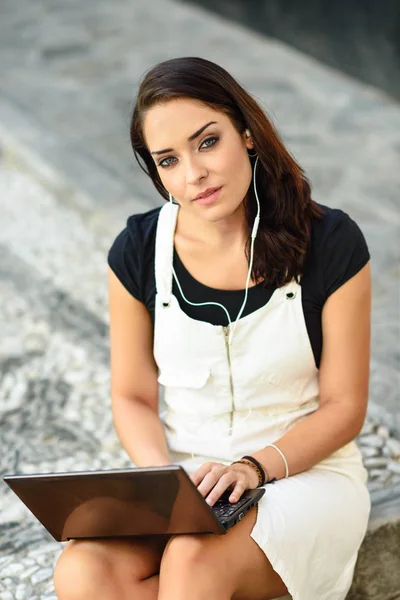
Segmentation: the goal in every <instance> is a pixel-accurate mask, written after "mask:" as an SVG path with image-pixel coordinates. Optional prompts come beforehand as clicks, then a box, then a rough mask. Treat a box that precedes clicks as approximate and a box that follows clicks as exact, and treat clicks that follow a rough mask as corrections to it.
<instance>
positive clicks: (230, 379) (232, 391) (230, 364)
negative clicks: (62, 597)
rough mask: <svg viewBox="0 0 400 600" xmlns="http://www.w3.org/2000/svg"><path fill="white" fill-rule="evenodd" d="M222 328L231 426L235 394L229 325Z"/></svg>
mask: <svg viewBox="0 0 400 600" xmlns="http://www.w3.org/2000/svg"><path fill="white" fill-rule="evenodd" d="M222 329H223V330H224V337H225V348H226V355H227V358H228V368H229V388H230V391H231V400H232V411H231V421H230V428H232V424H233V411H234V409H235V394H234V390H233V378H232V363H231V353H230V349H229V325H227V326H225V327H224V326H223V327H222ZM230 435H232V429H231V432H230Z"/></svg>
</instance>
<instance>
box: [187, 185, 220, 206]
mask: <svg viewBox="0 0 400 600" xmlns="http://www.w3.org/2000/svg"><path fill="white" fill-rule="evenodd" d="M221 189H222V185H221V186H220V187H214V188H209V190H206V192H204V193H203V194H201V195H200V194H199V195H198V196H196V198H195V199H194V202H196V203H197V204H211V203H212V202H214V201H215V200H216V199H217V197H218V196H219V192H220V190H221Z"/></svg>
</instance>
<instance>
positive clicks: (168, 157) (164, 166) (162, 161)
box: [157, 156, 174, 169]
mask: <svg viewBox="0 0 400 600" xmlns="http://www.w3.org/2000/svg"><path fill="white" fill-rule="evenodd" d="M173 158H174V157H173V156H167V158H163V159H162V160H160V162H159V163H157V166H158V167H162V168H163V169H166V168H168V167H170V166H171V164H164V163H165V161H166V160H172V159H173Z"/></svg>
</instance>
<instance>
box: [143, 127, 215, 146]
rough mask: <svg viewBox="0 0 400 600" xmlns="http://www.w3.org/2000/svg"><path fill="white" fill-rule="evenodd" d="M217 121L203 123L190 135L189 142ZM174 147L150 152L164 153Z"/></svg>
mask: <svg viewBox="0 0 400 600" xmlns="http://www.w3.org/2000/svg"><path fill="white" fill-rule="evenodd" d="M216 123H217V121H210V122H209V123H206V125H203V127H200V129H199V130H198V131H195V132H194V133H192V135H190V136H189V137H188V142H192V141H193V140H195V139H196V138H197V137H199V135H201V134H202V133H203V131H204V130H205V129H206V128H207V127H208V126H209V125H214V124H216ZM172 151H173V148H164V150H156V151H154V152H150V154H164V152H172Z"/></svg>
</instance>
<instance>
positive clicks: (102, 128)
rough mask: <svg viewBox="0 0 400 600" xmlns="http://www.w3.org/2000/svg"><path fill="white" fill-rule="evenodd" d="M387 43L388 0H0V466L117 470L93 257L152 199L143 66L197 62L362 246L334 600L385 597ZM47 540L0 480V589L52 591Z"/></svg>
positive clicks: (391, 370)
mask: <svg viewBox="0 0 400 600" xmlns="http://www.w3.org/2000/svg"><path fill="white" fill-rule="evenodd" d="M399 40H400V5H399V3H398V2H396V1H395V0H392V1H389V0H382V2H380V3H377V2H371V1H366V0H365V1H364V2H360V1H357V0H348V1H347V2H346V3H344V2H343V1H339V2H335V3H333V2H331V1H329V2H324V3H322V2H317V1H316V0H310V1H307V2H302V3H296V2H294V1H293V0H291V1H289V0H288V1H287V2H280V1H279V0H271V1H267V0H264V1H262V0H253V1H244V0H242V1H240V0H231V1H229V2H228V1H227V0H224V1H222V0H219V1H218V2H217V3H212V2H211V1H205V0H204V1H195V0H193V1H190V2H189V1H174V0H150V1H149V0H114V1H113V2H110V1H106V0H97V2H93V1H87V2H82V1H78V0H18V2H15V0H0V72H1V77H0V203H1V208H0V372H1V377H0V471H1V474H2V475H4V474H5V473H16V472H25V473H33V472H46V471H53V472H54V471H73V470H75V471H76V470H80V469H99V468H101V469H107V468H119V467H124V466H131V462H130V460H129V459H128V457H127V455H126V453H125V451H123V450H122V448H121V447H120V444H119V441H118V439H117V437H116V435H115V433H114V431H113V426H112V417H111V408H110V393H109V384H110V381H109V339H108V310H107V304H108V298H107V252H108V249H109V247H110V246H111V244H112V242H113V240H114V238H115V236H116V235H117V233H119V231H121V229H122V228H123V227H124V226H125V223H126V220H127V218H128V216H129V215H131V214H134V213H138V212H143V211H146V210H149V209H150V208H153V207H156V206H159V205H161V204H162V202H163V200H162V198H161V197H160V196H159V195H158V194H157V192H156V190H155V188H153V186H152V184H151V182H150V180H148V179H147V178H146V176H145V174H144V173H143V172H142V171H141V170H140V169H139V167H138V166H137V163H136V161H135V159H134V157H133V154H132V150H131V147H130V141H129V121H130V115H131V111H132V108H133V105H134V101H135V96H136V92H137V89H138V85H139V83H140V80H141V79H142V77H143V76H144V74H145V72H146V71H147V70H148V69H149V68H151V67H152V66H153V65H154V64H156V63H158V62H160V61H162V60H165V59H167V58H172V57H177V56H201V57H204V58H208V59H210V60H212V61H214V62H216V63H219V64H220V65H221V66H223V67H224V68H226V69H227V70H228V71H230V72H231V73H232V75H233V76H235V77H236V78H237V79H238V81H239V83H241V84H242V85H243V86H244V87H245V88H246V89H247V90H248V91H249V92H250V93H251V94H252V95H253V96H254V97H255V98H256V99H257V100H258V101H259V102H260V104H261V105H262V107H263V108H264V109H265V111H266V112H267V114H268V115H269V117H270V118H271V119H272V121H273V122H274V124H275V125H276V126H277V128H278V131H279V132H280V134H281V136H282V138H283V140H284V142H285V144H286V145H287V147H288V149H289V150H290V151H291V153H292V154H293V155H294V156H295V158H296V159H297V160H298V161H299V163H300V164H301V165H302V166H303V168H304V169H305V170H306V173H307V175H308V176H309V178H310V179H311V183H312V189H313V198H314V199H315V200H317V201H318V202H321V203H323V204H327V205H329V206H332V207H337V208H341V209H343V210H345V211H346V212H348V214H349V215H350V216H351V217H352V218H353V219H355V220H356V222H357V223H358V225H359V226H360V227H361V229H362V231H363V232H364V235H365V237H366V239H367V242H368V245H369V248H370V252H371V265H372V275H373V315H372V323H373V330H372V331H373V334H372V357H371V383H370V403H369V409H368V418H367V421H366V423H365V426H364V429H363V431H362V434H361V435H360V437H359V439H358V442H359V444H360V448H361V450H362V452H363V455H364V458H365V464H366V466H367V468H368V471H369V483H368V486H369V489H370V491H371V495H372V498H373V511H372V514H371V526H370V531H369V533H368V535H367V537H366V540H365V541H364V544H363V547H362V550H361V552H360V557H359V563H358V565H357V571H356V575H355V580H354V585H353V588H352V590H351V592H350V595H349V598H352V599H354V600H355V599H357V600H361V599H362V600H375V599H376V600H386V599H387V600H389V599H390V600H396V598H397V599H399V598H400V553H399V551H398V548H399V547H400V546H399V545H400V518H399V515H400V342H399V339H400V338H399V331H400V276H399V270H400V197H399V190H400V105H399V102H400V41H399ZM62 547H63V545H62V544H58V543H56V542H54V540H53V539H52V538H51V537H50V535H49V534H47V532H46V531H45V530H44V529H43V527H42V526H41V525H40V523H39V522H38V521H36V519H35V518H34V517H33V516H32V515H31V514H30V512H29V511H28V510H27V509H26V508H25V506H24V505H23V504H22V502H20V501H19V500H18V498H17V497H16V496H14V495H13V494H12V493H11V491H10V490H9V489H8V488H7V486H6V485H5V484H4V483H3V482H2V481H0V600H13V599H15V600H22V599H25V598H27V599H30V600H39V599H40V600H55V599H56V597H55V595H54V589H53V584H52V572H53V567H54V564H55V561H56V559H57V557H58V554H59V553H60V551H61V549H62Z"/></svg>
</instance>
